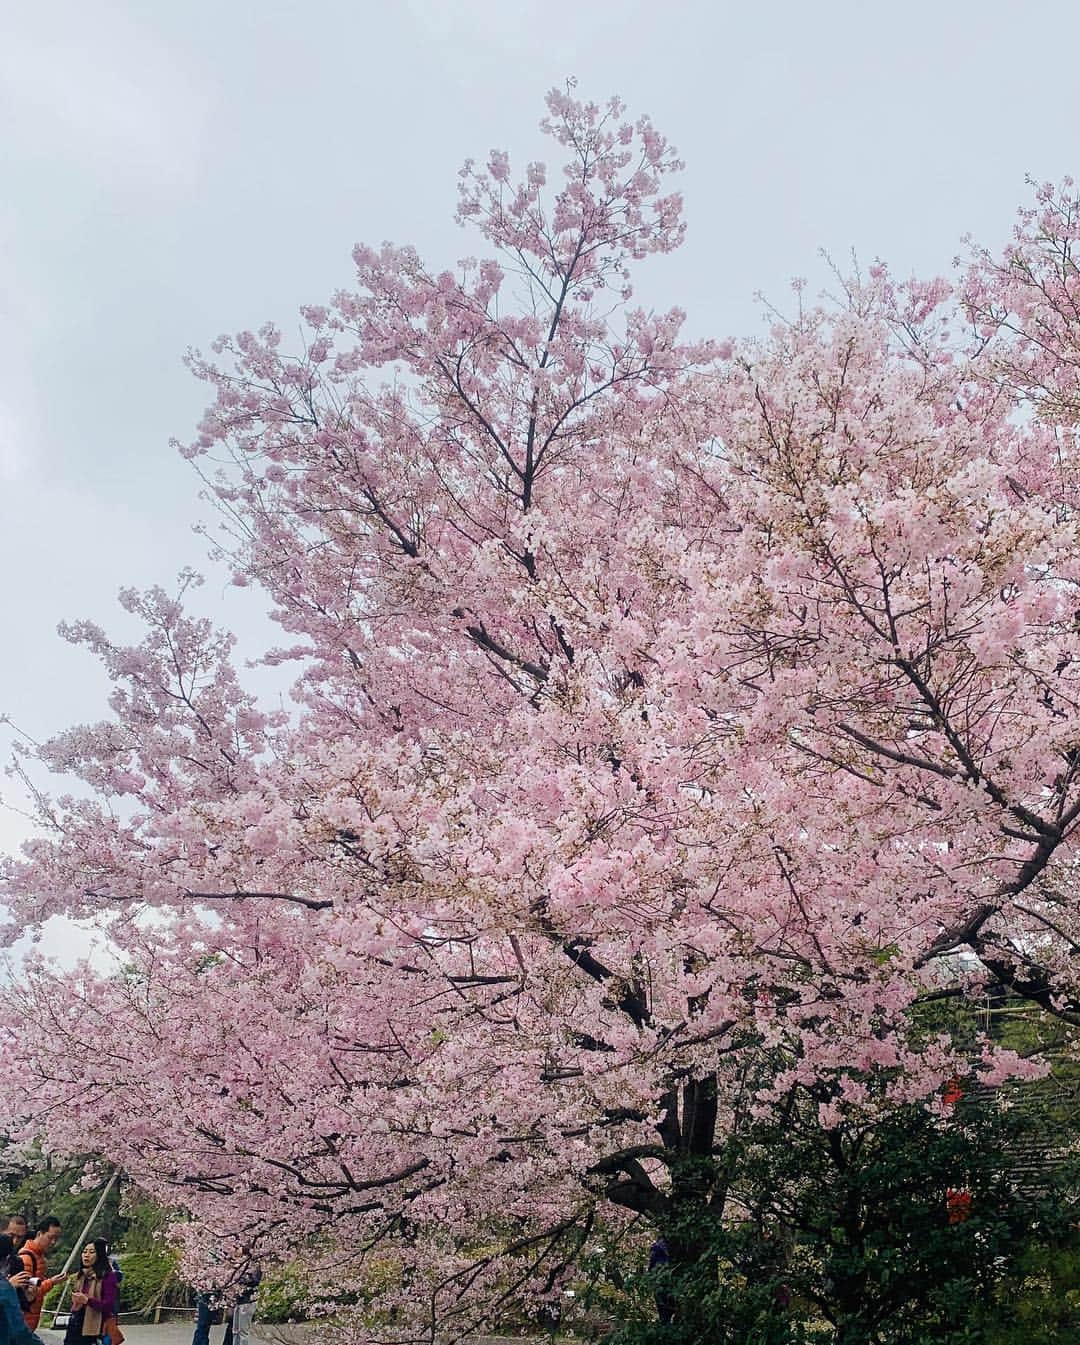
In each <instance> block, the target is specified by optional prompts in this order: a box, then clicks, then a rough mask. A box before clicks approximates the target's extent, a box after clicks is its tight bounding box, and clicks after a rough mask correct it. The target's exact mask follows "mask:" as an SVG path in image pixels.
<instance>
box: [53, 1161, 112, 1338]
mask: <svg viewBox="0 0 1080 1345" xmlns="http://www.w3.org/2000/svg"><path fill="white" fill-rule="evenodd" d="M119 1176H120V1169H119V1168H113V1174H112V1176H111V1177H110V1178H109V1180H108V1181H107V1182H106V1184H105V1188H104V1190H103V1191H102V1193H101V1195H100V1196H98V1202H97V1204H96V1205H95V1206H94V1209H93V1212H92V1213H91V1215H90V1218H89V1219H87V1221H86V1224H85V1226H84V1227H83V1231H82V1232H81V1233H80V1234H79V1239H78V1241H77V1242H75V1243H74V1244H73V1245H72V1248H71V1251H70V1252H68V1256H67V1260H66V1261H65V1262H64V1264H63V1267H62V1268H61V1274H64V1275H66V1274H67V1272H68V1271H69V1270H70V1269H71V1267H72V1264H73V1262H74V1260H75V1258H76V1257H77V1256H78V1255H79V1253H80V1252H81V1251H82V1249H83V1248H84V1247H85V1246H86V1235H87V1234H88V1233H89V1232H90V1230H91V1228H93V1226H94V1220H95V1219H96V1218H97V1217H98V1215H99V1214H100V1213H101V1210H102V1206H103V1205H104V1204H105V1202H106V1200H108V1198H109V1192H110V1191H111V1190H112V1189H113V1187H114V1186H115V1185H116V1181H117V1178H118V1177H119ZM67 1291H68V1287H67V1284H66V1283H65V1284H64V1285H63V1286H62V1287H61V1289H60V1297H59V1299H58V1300H57V1303H56V1307H55V1309H54V1310H53V1319H52V1324H53V1330H54V1331H55V1330H56V1322H57V1318H58V1317H59V1316H60V1310H61V1308H62V1307H63V1305H64V1298H65V1296H66V1294H67Z"/></svg>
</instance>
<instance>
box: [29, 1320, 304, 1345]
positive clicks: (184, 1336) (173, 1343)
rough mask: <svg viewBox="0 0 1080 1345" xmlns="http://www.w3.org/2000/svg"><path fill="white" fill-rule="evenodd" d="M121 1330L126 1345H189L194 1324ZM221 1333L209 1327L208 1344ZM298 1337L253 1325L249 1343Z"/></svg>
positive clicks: (52, 1338)
mask: <svg viewBox="0 0 1080 1345" xmlns="http://www.w3.org/2000/svg"><path fill="white" fill-rule="evenodd" d="M122 1330H123V1332H124V1340H125V1342H126V1345H191V1333H192V1331H193V1330H194V1325H193V1323H191V1322H168V1323H166V1324H165V1325H163V1326H136V1325H135V1324H134V1323H131V1324H129V1323H127V1322H125V1323H124V1324H123V1327H122ZM39 1334H40V1336H41V1338H42V1340H44V1341H45V1345H59V1342H60V1341H62V1340H63V1338H64V1336H63V1332H61V1331H41V1332H39ZM224 1334H225V1328H224V1327H223V1326H215V1327H211V1329H210V1345H221V1339H222V1337H223V1336H224ZM301 1334H302V1333H298V1332H297V1331H296V1330H295V1328H294V1329H293V1330H292V1331H290V1329H289V1328H288V1327H287V1326H264V1327H259V1326H256V1327H255V1329H254V1330H253V1331H252V1333H251V1339H252V1342H253V1343H254V1342H255V1341H258V1342H259V1345H271V1342H274V1345H286V1343H287V1342H290V1343H291V1342H293V1341H299V1339H300V1335H301ZM309 1339H310V1337H309Z"/></svg>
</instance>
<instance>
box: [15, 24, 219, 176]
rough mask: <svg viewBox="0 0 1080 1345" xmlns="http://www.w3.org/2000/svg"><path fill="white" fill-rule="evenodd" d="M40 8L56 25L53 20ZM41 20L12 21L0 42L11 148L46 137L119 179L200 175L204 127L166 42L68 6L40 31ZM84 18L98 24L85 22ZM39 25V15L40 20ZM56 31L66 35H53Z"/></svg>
mask: <svg viewBox="0 0 1080 1345" xmlns="http://www.w3.org/2000/svg"><path fill="white" fill-rule="evenodd" d="M42 14H43V16H44V17H45V18H47V19H49V20H50V21H52V20H54V19H56V16H55V15H53V14H52V13H51V7H50V9H49V10H43V11H42ZM36 17H38V16H34V15H28V14H26V13H24V15H23V16H22V23H23V28H22V31H19V30H18V29H17V28H15V27H14V26H13V25H12V24H11V23H10V21H9V22H8V23H7V24H6V25H5V28H6V31H5V33H4V38H3V42H0V109H5V115H4V120H5V121H6V123H7V130H6V137H7V139H8V152H9V153H11V154H13V155H18V154H20V152H22V153H25V152H27V150H29V149H30V147H31V146H33V147H34V148H35V150H36V152H37V154H40V151H41V146H42V142H43V141H48V142H51V147H52V149H53V150H54V151H55V152H58V153H59V154H60V155H61V156H62V157H63V158H64V159H68V160H70V161H76V162H79V163H80V164H81V165H83V166H86V161H87V160H89V161H90V162H91V164H92V163H94V162H95V161H96V162H97V164H98V175H100V174H101V171H102V166H101V161H102V160H105V161H106V162H107V163H108V165H109V168H108V171H110V172H112V173H115V174H116V175H118V176H119V177H121V178H131V177H135V178H137V179H139V180H141V181H147V180H150V181H152V182H153V183H154V185H155V186H156V187H158V188H168V189H170V190H176V189H183V188H184V186H185V185H187V184H188V183H190V180H191V178H192V176H193V174H194V172H195V169H196V167H197V163H198V148H199V141H200V137H201V132H202V118H201V116H200V114H199V109H200V101H199V100H198V99H197V98H196V97H195V92H196V91H195V90H194V89H192V87H191V86H190V82H189V81H188V80H187V79H185V78H184V76H183V74H182V72H181V71H180V70H179V69H178V68H176V66H175V65H174V64H173V62H172V61H171V60H170V58H169V53H168V52H167V50H166V49H165V48H164V47H163V46H162V45H160V44H158V43H155V42H153V41H152V40H150V39H148V38H147V37H146V36H145V35H144V34H143V33H141V32H140V31H139V30H138V29H137V28H136V27H135V26H134V25H132V24H130V23H129V24H126V25H120V24H118V23H116V22H113V24H112V25H111V26H109V25H108V24H107V23H103V22H102V19H103V15H102V11H101V9H100V8H99V7H96V6H95V7H93V13H92V15H90V16H87V15H85V14H84V15H82V16H81V21H80V16H79V15H78V14H77V13H76V12H74V11H72V12H71V13H69V14H68V15H65V16H64V17H63V18H62V19H61V20H59V21H58V22H56V23H55V25H54V26H51V27H50V28H48V29H46V28H41V29H40V30H38V31H34V28H33V24H34V22H35V18H36ZM87 17H90V18H92V22H87ZM38 21H39V22H40V18H39V17H38ZM57 27H59V28H60V30H61V32H59V33H58V32H57V31H56V28H57Z"/></svg>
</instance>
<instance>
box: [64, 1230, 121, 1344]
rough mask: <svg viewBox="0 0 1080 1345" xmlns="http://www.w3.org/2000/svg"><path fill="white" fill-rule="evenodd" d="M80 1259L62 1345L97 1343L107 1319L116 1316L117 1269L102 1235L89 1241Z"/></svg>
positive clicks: (102, 1334)
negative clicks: (113, 1264)
mask: <svg viewBox="0 0 1080 1345" xmlns="http://www.w3.org/2000/svg"><path fill="white" fill-rule="evenodd" d="M79 1260H80V1268H79V1271H78V1275H77V1278H76V1281H75V1289H74V1292H73V1293H72V1295H71V1316H70V1317H69V1318H68V1325H67V1330H66V1331H65V1332H64V1345H90V1343H91V1342H94V1343H95V1345H97V1343H98V1342H100V1341H101V1339H102V1337H103V1336H104V1335H105V1326H106V1323H107V1322H108V1321H109V1319H110V1318H113V1317H115V1316H116V1307H117V1298H118V1295H117V1288H116V1271H115V1270H113V1268H112V1266H111V1265H110V1264H109V1248H108V1246H107V1245H106V1243H105V1239H104V1238H95V1240H94V1241H93V1242H88V1243H87V1244H86V1246H85V1247H84V1248H83V1249H82V1255H81V1257H80V1258H79Z"/></svg>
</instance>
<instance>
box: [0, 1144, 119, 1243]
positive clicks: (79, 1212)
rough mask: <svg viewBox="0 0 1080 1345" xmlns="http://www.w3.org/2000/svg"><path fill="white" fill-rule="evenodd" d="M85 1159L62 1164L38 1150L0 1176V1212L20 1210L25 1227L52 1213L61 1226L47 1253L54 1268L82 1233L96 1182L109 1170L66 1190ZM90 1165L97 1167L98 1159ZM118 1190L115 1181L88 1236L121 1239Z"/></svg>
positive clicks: (86, 1165)
mask: <svg viewBox="0 0 1080 1345" xmlns="http://www.w3.org/2000/svg"><path fill="white" fill-rule="evenodd" d="M91 1161H92V1160H87V1161H86V1162H85V1163H84V1162H79V1161H72V1162H65V1163H63V1164H57V1163H53V1162H52V1161H50V1160H49V1159H47V1158H44V1157H42V1156H41V1155H39V1154H32V1155H30V1156H29V1157H28V1158H27V1159H26V1160H25V1161H24V1162H23V1163H21V1164H20V1165H19V1166H18V1167H14V1168H10V1169H8V1170H7V1171H6V1172H5V1173H4V1174H3V1176H2V1178H0V1205H2V1206H3V1212H4V1213H5V1214H6V1213H12V1214H15V1213H18V1214H25V1215H26V1217H27V1220H28V1221H29V1224H30V1227H31V1229H33V1227H34V1226H35V1224H36V1223H37V1222H38V1221H39V1220H40V1219H43V1218H44V1217H45V1216H46V1215H50V1214H51V1215H55V1217H56V1218H57V1219H59V1220H60V1223H61V1225H62V1227H63V1236H62V1237H61V1239H60V1245H59V1246H58V1247H57V1249H56V1251H55V1252H53V1254H52V1257H51V1263H52V1266H53V1267H54V1268H58V1267H59V1266H61V1265H62V1264H63V1262H64V1260H65V1258H66V1257H67V1255H68V1253H69V1252H70V1251H71V1250H72V1248H73V1247H74V1245H75V1241H76V1239H77V1238H78V1237H79V1235H80V1233H81V1232H82V1229H83V1225H84V1224H85V1223H86V1221H87V1219H88V1218H89V1217H90V1213H91V1211H92V1210H93V1208H94V1206H95V1205H96V1204H97V1201H98V1197H99V1196H100V1194H101V1187H102V1186H103V1185H104V1184H105V1182H106V1181H107V1180H108V1177H109V1170H108V1169H107V1168H106V1169H104V1170H103V1175H102V1179H101V1182H100V1184H97V1185H95V1186H94V1187H92V1188H91V1189H90V1190H88V1191H78V1192H76V1193H73V1192H72V1187H73V1186H75V1185H76V1184H77V1183H78V1182H79V1181H80V1180H81V1178H82V1175H83V1173H84V1172H86V1171H87V1170H93V1169H92V1168H91ZM94 1167H95V1168H97V1170H98V1171H102V1169H101V1166H100V1164H99V1163H95V1164H94ZM121 1199H122V1192H121V1189H120V1183H119V1182H117V1183H116V1185H115V1186H114V1187H113V1189H112V1191H111V1192H110V1193H109V1197H108V1199H107V1200H106V1202H105V1205H104V1207H103V1208H102V1210H101V1213H100V1215H99V1216H98V1219H97V1221H96V1223H95V1225H94V1227H93V1229H92V1230H91V1232H90V1236H91V1237H95V1238H104V1239H105V1240H106V1242H108V1243H109V1245H110V1247H111V1246H112V1245H113V1243H114V1242H117V1241H118V1240H119V1239H121V1238H122V1236H123V1234H124V1231H125V1229H126V1228H127V1222H128V1221H127V1219H126V1218H125V1217H124V1216H123V1215H122V1214H121V1212H120V1203H121Z"/></svg>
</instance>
